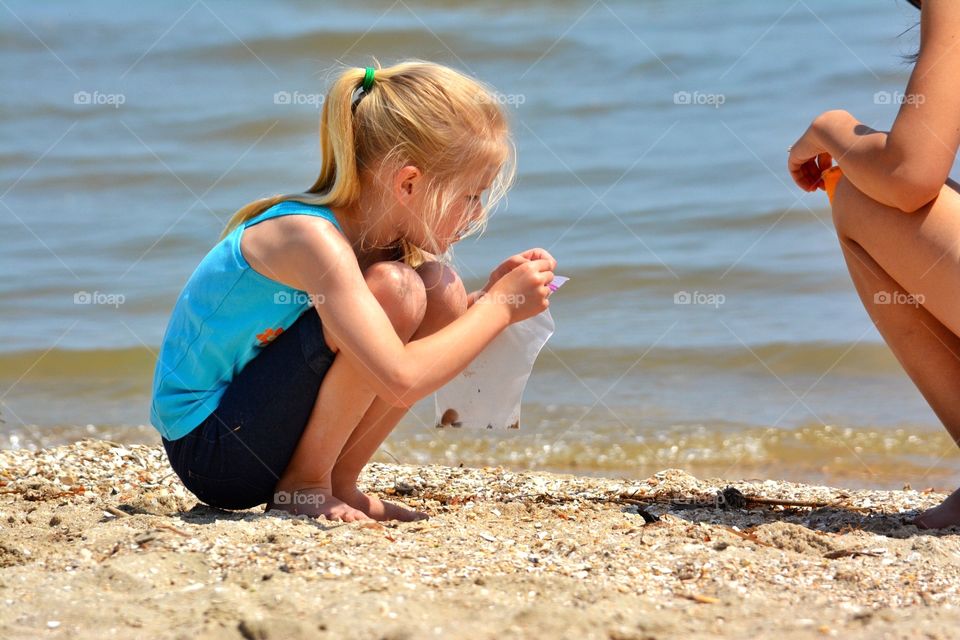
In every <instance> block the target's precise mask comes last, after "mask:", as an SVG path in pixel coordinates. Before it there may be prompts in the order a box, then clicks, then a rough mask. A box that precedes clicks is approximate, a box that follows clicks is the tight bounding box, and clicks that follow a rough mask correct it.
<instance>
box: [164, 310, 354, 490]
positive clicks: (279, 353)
mask: <svg viewBox="0 0 960 640" xmlns="http://www.w3.org/2000/svg"><path fill="white" fill-rule="evenodd" d="M334 357H335V354H334V353H333V352H332V351H330V348H329V347H328V346H327V343H326V342H325V341H324V339H323V327H322V326H321V323H320V315H319V314H318V313H317V311H316V309H314V308H312V307H311V308H310V309H308V310H307V311H305V312H304V313H303V315H301V316H300V317H299V318H298V319H297V321H296V322H294V323H293V324H292V325H291V326H290V328H289V329H287V330H286V331H284V332H283V333H281V334H280V335H279V336H278V337H277V338H275V339H274V340H273V342H271V343H270V344H269V345H267V346H266V347H264V348H263V350H262V351H261V352H260V353H259V354H257V356H256V357H255V358H254V359H253V360H251V361H250V362H249V363H247V366H245V367H244V368H243V370H242V371H241V372H240V373H239V374H238V375H237V376H236V377H235V378H234V379H233V380H232V381H231V383H230V386H229V387H228V388H227V390H226V392H225V393H224V395H223V398H222V399H221V401H220V405H219V406H218V407H217V410H216V411H214V412H213V413H212V414H211V415H210V416H209V417H208V418H207V419H206V420H204V421H203V422H202V423H200V425H199V426H197V427H196V428H195V429H194V430H193V431H191V432H190V433H188V434H187V435H185V436H184V437H182V438H178V439H176V440H167V439H166V438H161V439H162V440H163V446H164V448H165V449H166V451H167V457H168V458H169V459H170V464H171V466H172V467H173V470H174V471H175V472H176V474H177V475H178V476H179V477H180V480H181V481H182V482H183V484H184V486H186V487H187V489H189V490H190V491H191V493H193V494H194V495H195V496H197V498H199V499H200V500H201V501H203V502H205V503H206V504H208V505H210V506H213V507H219V508H221V509H249V508H251V507H255V506H257V505H260V504H264V503H266V502H269V501H270V500H272V499H273V490H274V487H275V486H276V484H277V481H278V480H279V479H280V476H281V475H283V472H284V470H285V469H286V468H287V464H288V463H289V462H290V459H291V458H292V457H293V452H294V450H295V449H296V448H297V443H299V442H300V436H301V435H302V434H303V431H304V428H305V427H306V426H307V421H308V419H309V418H310V413H311V412H312V411H313V406H314V403H315V402H316V400H317V395H318V394H319V393H320V383H321V382H322V381H323V377H324V375H326V373H327V371H328V370H329V369H330V366H331V365H332V364H333V359H334Z"/></svg>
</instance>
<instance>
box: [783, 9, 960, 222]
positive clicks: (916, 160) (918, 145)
mask: <svg viewBox="0 0 960 640" xmlns="http://www.w3.org/2000/svg"><path fill="white" fill-rule="evenodd" d="M920 34H921V37H920V55H919V58H918V60H917V64H916V66H915V67H914V70H913V73H912V74H911V76H910V81H909V83H908V84H907V88H906V92H905V95H904V96H903V102H902V104H901V106H900V111H899V113H898V114H897V118H896V120H895V121H894V124H893V127H892V129H891V130H890V132H889V133H886V132H882V131H875V130H874V129H872V128H870V127H868V126H865V125H863V124H862V123H860V122H858V121H857V119H856V118H854V117H853V116H852V115H850V114H849V113H847V112H846V111H828V112H826V113H824V114H822V115H821V116H819V117H818V118H816V120H814V122H813V124H812V125H810V128H809V129H808V130H807V133H805V134H804V136H803V137H802V138H801V139H800V140H799V141H798V142H797V144H796V145H794V147H793V149H792V150H791V155H790V170H791V173H792V174H793V176H794V179H795V180H796V181H797V183H798V184H799V185H800V186H801V187H802V188H805V189H807V190H808V191H812V190H814V189H816V188H817V187H818V186H819V180H820V172H821V169H825V168H826V166H829V161H830V158H829V157H827V158H823V157H822V156H821V157H820V158H819V162H817V158H818V155H819V154H824V153H825V154H828V156H830V157H832V158H833V159H834V160H836V162H837V164H839V165H840V166H841V168H842V169H843V173H844V175H845V176H846V177H847V178H848V179H849V180H850V181H851V182H852V183H853V184H854V186H856V187H857V189H859V190H860V191H862V192H863V193H865V194H866V195H868V196H870V197H871V198H873V199H874V200H877V201H878V202H882V203H883V204H886V205H888V206H893V207H896V208H898V209H901V210H903V211H916V210H917V209H919V208H921V207H922V206H923V205H925V204H927V203H928V202H930V201H931V200H933V199H934V198H936V197H937V195H938V194H939V193H940V189H941V188H942V187H943V185H944V183H945V182H946V181H947V178H948V175H949V173H950V169H951V168H952V166H953V162H954V159H955V157H956V155H957V149H958V148H960V86H958V85H957V80H956V75H957V70H958V69H960V2H956V1H955V0H924V3H923V11H922V12H921V24H920Z"/></svg>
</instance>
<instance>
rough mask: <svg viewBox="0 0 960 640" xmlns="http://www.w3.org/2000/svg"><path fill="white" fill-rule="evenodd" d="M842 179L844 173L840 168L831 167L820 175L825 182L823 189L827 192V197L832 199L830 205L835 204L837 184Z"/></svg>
mask: <svg viewBox="0 0 960 640" xmlns="http://www.w3.org/2000/svg"><path fill="white" fill-rule="evenodd" d="M842 177H843V171H841V170H840V167H838V166H833V167H830V168H829V169H827V170H826V171H824V172H823V173H822V174H821V175H820V178H821V179H822V180H823V188H824V190H825V191H826V192H827V197H828V198H830V204H833V194H834V192H835V191H836V190H837V183H838V182H840V178H842Z"/></svg>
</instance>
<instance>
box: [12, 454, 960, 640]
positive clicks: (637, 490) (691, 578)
mask: <svg viewBox="0 0 960 640" xmlns="http://www.w3.org/2000/svg"><path fill="white" fill-rule="evenodd" d="M361 480H362V483H361V486H362V488H363V489H364V490H366V491H373V492H376V494H377V495H379V496H381V497H384V498H388V499H393V500H398V501H400V502H403V503H405V504H407V505H409V506H412V507H415V508H418V509H422V510H425V511H427V512H429V513H430V514H431V518H430V519H429V520H425V521H420V522H412V523H382V524H381V523H365V524H361V523H353V524H340V523H332V522H328V521H324V520H321V521H317V520H313V519H310V518H308V517H306V516H290V515H287V514H281V513H279V512H275V511H274V512H270V513H264V512H263V510H262V508H260V509H252V510H248V511H238V512H227V511H220V510H217V509H213V508H210V507H208V506H205V505H203V504H201V503H198V502H197V500H196V499H195V498H194V497H193V496H192V495H191V494H190V493H189V492H187V491H186V489H185V488H184V487H183V486H182V485H181V484H180V482H179V480H178V479H177V478H176V476H174V475H173V474H172V472H171V471H170V469H169V467H168V465H167V461H166V457H165V454H164V452H163V451H162V449H161V448H160V447H158V446H146V445H120V444H116V443H112V442H109V441H104V440H94V439H87V440H83V441H80V442H77V443H74V444H70V445H66V446H61V447H56V448H51V449H44V450H40V451H29V450H25V449H20V450H4V451H2V452H0V481H2V487H0V524H2V530H0V597H2V599H3V601H4V606H3V608H2V613H0V636H2V637H4V638H35V637H50V638H114V637H116V638H140V637H152V638H300V637H304V638H307V637H321V638H322V637H330V638H345V637H351V638H418V637H437V638H452V637H472V638H496V637H519V638H618V639H628V638H637V639H639V638H667V637H676V636H680V635H683V636H685V637H693V638H696V637H729V638H744V637H751V638H755V637H779V638H794V637H797V638H799V637H811V636H827V637H845V638H877V637H897V638H914V637H916V638H949V637H956V628H957V625H958V623H960V609H958V608H957V607H958V605H960V593H958V589H960V536H958V535H957V534H958V533H960V532H958V531H945V532H929V531H919V530H918V529H917V528H916V527H914V526H913V525H910V524H907V522H908V521H909V519H910V517H911V516H912V515H914V514H915V513H916V510H918V509H923V508H926V507H930V506H933V505H935V504H936V503H937V502H938V501H939V500H941V499H942V498H943V495H942V494H938V493H935V492H924V491H918V490H912V489H907V490H904V491H851V490H841V489H832V488H829V487H816V486H805V485H798V484H789V483H784V482H778V481H774V480H766V481H734V480H722V479H711V480H699V479H697V478H694V477H692V476H690V475H688V474H686V473H684V472H683V471H680V470H676V469H669V470H664V471H662V472H660V473H657V474H656V475H654V476H653V477H651V478H648V479H647V480H645V481H640V482H636V481H631V482H628V481H625V480H617V479H613V478H609V479H608V478H586V477H577V476H571V475H557V474H550V473H540V472H536V473H535V472H522V473H515V472H511V471H508V470H505V469H503V468H499V467H495V468H494V467H487V468H483V469H470V468H451V467H443V466H411V465H394V464H380V463H375V464H371V465H369V466H368V468H367V469H366V470H365V472H364V475H363V476H362V478H361ZM718 495H722V496H724V497H723V498H722V499H718V498H717V496H718ZM781 503H788V504H781ZM789 503H800V504H789Z"/></svg>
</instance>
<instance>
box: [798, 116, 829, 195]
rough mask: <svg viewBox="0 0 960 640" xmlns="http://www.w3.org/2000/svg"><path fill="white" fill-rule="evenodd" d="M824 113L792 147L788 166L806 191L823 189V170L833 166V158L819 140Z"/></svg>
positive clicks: (799, 185) (799, 184)
mask: <svg viewBox="0 0 960 640" xmlns="http://www.w3.org/2000/svg"><path fill="white" fill-rule="evenodd" d="M826 115H827V114H823V115H822V116H820V117H818V118H817V119H816V120H814V121H813V123H812V124H811V125H810V126H809V127H808V128H807V130H806V131H805V132H804V134H803V135H802V136H800V139H799V140H797V141H796V142H795V143H793V145H792V146H791V147H790V158H789V159H788V161H787V167H788V168H789V169H790V176H791V177H792V178H793V181H794V182H796V183H797V186H798V187H800V188H801V189H803V190H804V191H808V192H809V191H816V190H817V189H823V188H824V185H823V179H822V178H821V176H822V175H823V172H824V171H826V170H827V169H829V168H830V167H831V166H833V158H832V157H831V156H830V154H829V153H827V151H826V149H824V148H823V145H822V144H821V143H820V141H819V139H820V138H819V135H818V130H819V127H820V126H821V124H820V123H821V122H822V121H823V120H824V116H826Z"/></svg>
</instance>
